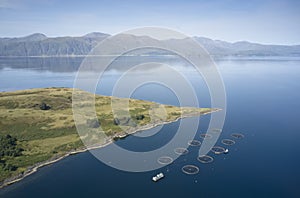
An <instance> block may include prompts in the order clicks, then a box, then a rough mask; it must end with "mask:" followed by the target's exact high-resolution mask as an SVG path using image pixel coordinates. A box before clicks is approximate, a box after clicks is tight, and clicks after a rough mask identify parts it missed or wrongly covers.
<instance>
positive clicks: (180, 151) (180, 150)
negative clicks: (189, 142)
mask: <svg viewBox="0 0 300 198" xmlns="http://www.w3.org/2000/svg"><path fill="white" fill-rule="evenodd" d="M174 152H175V153H176V154H177V155H186V154H188V153H189V150H187V149H186V148H181V147H180V148H176V149H174Z"/></svg>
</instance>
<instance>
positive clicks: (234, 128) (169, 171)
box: [0, 58, 300, 197]
mask: <svg viewBox="0 0 300 198" xmlns="http://www.w3.org/2000/svg"><path fill="white" fill-rule="evenodd" d="M80 61H81V60H80V59H72V60H59V61H57V60H44V61H41V60H30V61H28V60H27V61H26V63H27V65H26V64H25V61H24V60H9V61H8V60H6V59H1V61H0V81H1V83H0V90H1V91H10V90H18V89H25V88H33V87H49V86H51V87H52V86H67V87H72V84H73V80H74V76H75V72H76V69H77V66H78V65H79V64H80ZM22 62H24V64H25V65H24V66H23V65H22V64H21V63H22ZM45 62H46V63H45ZM52 64H53V65H52ZM20 65H22V66H20ZM217 65H218V68H219V70H220V72H221V75H222V77H223V80H224V83H225V88H226V94H227V115H226V120H225V126H224V130H223V132H222V135H221V137H220V139H219V142H218V143H217V144H218V145H221V146H222V144H221V143H220V140H221V139H223V138H230V134H231V133H232V132H240V133H243V134H244V135H245V138H244V139H242V140H236V144H235V145H233V146H230V147H228V148H229V149H230V153H229V154H227V155H214V154H212V153H210V155H211V156H213V157H214V162H213V163H211V164H201V163H200V162H198V161H197V160H196V156H197V153H198V148H197V147H190V148H189V151H190V152H189V153H188V154H187V155H184V156H181V157H180V158H178V159H177V160H176V161H175V162H174V163H173V164H171V165H169V166H168V167H164V168H162V169H161V170H156V171H150V172H144V173H130V172H124V171H119V170H116V169H113V168H111V167H109V166H107V165H105V164H103V163H101V162H100V161H98V160H97V159H96V158H94V157H93V155H92V154H90V153H89V152H85V153H81V154H77V155H74V156H70V157H68V158H65V159H64V160H61V161H59V162H57V163H55V164H52V165H50V166H47V167H44V168H42V169H40V170H39V171H38V172H37V173H35V174H33V175H31V176H29V177H26V178H25V179H23V180H22V181H21V182H18V183H16V184H13V185H11V186H9V187H7V188H4V189H1V190H0V197H69V196H70V197H71V196H72V197H83V196H90V197H92V196H93V197H121V196H122V197H124V196H125V197H127V196H131V197H163V196H167V197H300V188H299V185H300V169H299V167H300V159H299V153H300V146H299V139H300V124H299V118H300V112H299V110H300V103H299V101H300V92H299V90H300V83H299V79H300V59H298V58H293V59H291V58H276V59H274V58H262V59H261V58H255V59H253V58H247V59H245V58H244V59H237V58H234V59H225V60H218V61H217ZM56 67H59V68H61V69H60V70H59V71H57V69H55V70H54V69H53V68H56ZM187 76H188V77H189V79H190V81H191V83H192V84H193V85H195V87H196V90H197V95H198V97H199V98H200V100H201V101H200V103H201V105H202V106H210V102H209V97H208V96H207V95H208V94H207V93H208V92H207V88H205V85H204V84H203V82H202V81H201V77H198V76H196V75H195V74H194V73H192V72H190V73H189V72H187ZM114 80H115V76H114V75H110V76H106V77H105V79H104V81H105V82H106V84H107V86H106V87H101V86H100V87H99V88H98V90H97V92H98V93H101V94H105V95H109V94H110V93H111V92H110V91H111V87H110V84H111V83H112V82H114ZM149 90H151V91H155V94H151V93H150V92H149ZM133 97H135V98H138V99H147V100H153V101H157V102H161V103H165V104H174V105H176V104H178V100H177V99H176V97H174V94H173V93H172V92H171V91H170V90H168V89H167V88H165V87H162V86H158V85H155V84H152V85H151V84H150V85H146V86H143V87H141V88H140V89H138V90H136V92H135V93H134V94H133ZM209 118H210V116H209V115H206V116H203V117H201V118H200V127H199V129H198V132H197V134H196V137H195V139H198V140H201V139H200V137H199V134H200V133H203V132H205V130H206V128H207V125H208V122H209ZM190 119H198V118H190ZM179 122H180V121H178V122H175V123H170V124H166V125H164V127H163V129H162V130H161V131H160V132H159V133H158V134H156V135H153V136H151V137H147V138H140V137H135V136H130V137H127V138H126V139H124V140H121V141H119V142H118V144H119V145H120V146H123V147H124V148H128V149H131V150H143V149H145V148H146V150H147V148H148V149H151V148H152V147H154V146H157V145H160V144H164V143H165V142H166V141H168V140H169V139H171V138H172V137H173V135H174V131H176V129H177V127H178V124H179ZM146 133H147V132H146ZM186 164H194V165H197V166H198V167H199V168H200V172H199V173H198V174H197V175H186V174H184V173H183V172H182V171H181V168H182V166H184V165H186ZM160 171H163V172H164V173H165V175H166V178H164V179H162V180H161V181H159V182H158V183H154V182H152V181H151V178H152V176H153V175H155V174H156V173H158V172H160Z"/></svg>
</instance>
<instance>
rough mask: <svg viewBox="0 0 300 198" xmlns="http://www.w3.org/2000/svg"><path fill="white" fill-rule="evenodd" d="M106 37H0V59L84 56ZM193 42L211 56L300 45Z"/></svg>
mask: <svg viewBox="0 0 300 198" xmlns="http://www.w3.org/2000/svg"><path fill="white" fill-rule="evenodd" d="M108 36H110V35H109V34H104V33H100V32H93V33H89V34H86V35H84V36H80V37H69V36H66V37H47V36H46V35H44V34H41V33H35V34H32V35H29V36H25V37H19V38H0V56H2V57H3V56H80V55H87V54H89V52H90V51H91V50H92V49H93V47H95V46H96V45H97V44H98V43H99V42H100V41H102V40H103V39H105V38H107V37H108ZM131 36H132V35H131ZM131 39H132V38H131ZM134 39H135V40H136V41H137V42H143V43H144V44H147V42H148V41H149V42H150V41H151V42H153V40H155V39H154V38H150V37H146V36H134ZM194 39H195V40H197V41H198V42H199V43H200V44H201V45H202V46H203V47H204V48H205V49H206V50H207V51H208V52H209V53H210V54H211V55H213V56H300V45H263V44H258V43H251V42H247V41H240V42H234V43H230V42H226V41H220V40H212V39H209V38H205V37H194ZM157 42H170V43H173V44H174V43H175V42H178V44H180V42H179V39H170V40H166V41H158V40H157ZM175 44H176V43H175Z"/></svg>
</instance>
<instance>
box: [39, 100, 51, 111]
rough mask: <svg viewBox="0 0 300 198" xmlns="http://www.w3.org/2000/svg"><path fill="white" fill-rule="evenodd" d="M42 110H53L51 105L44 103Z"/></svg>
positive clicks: (41, 106)
mask: <svg viewBox="0 0 300 198" xmlns="http://www.w3.org/2000/svg"><path fill="white" fill-rule="evenodd" d="M40 109H41V110H49V109H51V107H50V106H49V105H47V104H46V103H44V102H42V104H41V105H40Z"/></svg>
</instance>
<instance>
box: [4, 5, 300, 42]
mask: <svg viewBox="0 0 300 198" xmlns="http://www.w3.org/2000/svg"><path fill="white" fill-rule="evenodd" d="M141 26H159V27H166V28H171V29H174V30H178V31H180V32H182V33H184V34H187V35H190V36H194V35H197V36H205V37H209V38H212V39H219V40H225V41H239V40H248V41H252V42H259V43H273V44H300V1H298V0H253V1H251V0H219V1H217V0H190V1H189V0H147V1H146V0H139V1H138V0H131V1H126V0H120V1H119V0H98V1H97V0H94V1H84V0H81V1H79V0H66V1H63V0H0V28H1V29H0V37H15V36H24V35H28V34H31V33H35V32H41V33H44V34H46V35H47V36H65V35H70V36H80V35H84V34H86V33H89V32H95V31H99V32H105V33H109V34H115V33H118V32H121V31H124V30H128V29H131V28H136V27H141Z"/></svg>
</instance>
